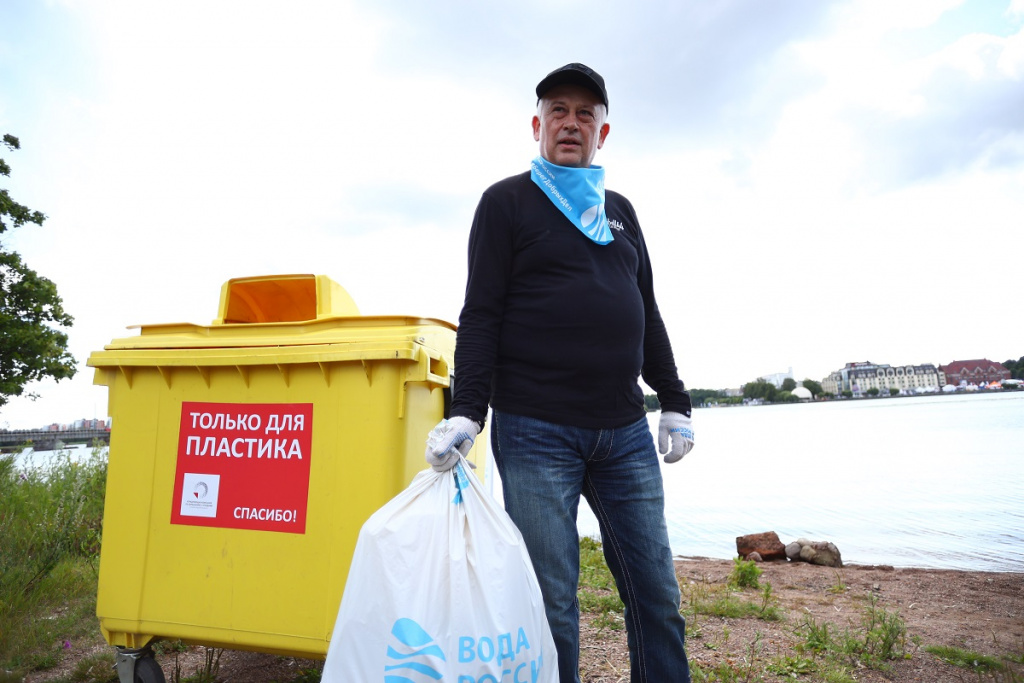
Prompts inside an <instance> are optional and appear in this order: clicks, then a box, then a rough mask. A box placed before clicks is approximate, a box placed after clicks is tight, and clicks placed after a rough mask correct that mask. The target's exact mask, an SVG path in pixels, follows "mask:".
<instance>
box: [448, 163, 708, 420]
mask: <svg viewBox="0 0 1024 683" xmlns="http://www.w3.org/2000/svg"><path fill="white" fill-rule="evenodd" d="M605 194H606V196H605V213H606V215H607V217H608V220H609V223H610V225H611V227H612V232H613V234H614V236H615V239H614V241H612V242H611V243H610V244H607V245H598V244H595V243H594V242H592V241H591V240H589V239H588V238H587V237H586V236H585V235H583V234H582V233H581V232H580V231H579V230H578V229H577V228H576V227H575V226H574V225H573V224H572V223H570V222H569V220H568V219H567V218H566V217H565V216H564V215H563V214H562V213H561V212H560V211H559V210H558V209H557V208H556V207H555V206H554V204H553V203H552V202H551V200H550V199H549V198H548V197H547V196H546V195H545V194H544V192H543V191H542V190H541V189H540V188H539V187H537V186H536V185H535V184H534V183H533V182H532V181H531V179H530V174H529V173H522V174H520V175H517V176H513V177H511V178H506V179H505V180H502V181H499V182H497V183H495V184H494V185H492V186H491V187H490V188H488V189H487V190H486V191H485V192H484V194H483V197H482V198H481V199H480V203H479V205H478V206H477V209H476V215H475V216H474V219H473V226H472V229H471V231H470V236H469V276H468V279H467V284H466V299H465V303H464V305H463V308H462V313H461V315H460V317H459V329H458V332H457V337H456V346H455V372H454V374H455V380H454V395H453V398H452V406H451V414H452V415H462V416H465V417H469V418H472V419H474V420H479V421H481V422H482V421H483V420H484V419H485V417H486V415H487V405H488V402H489V403H490V405H491V407H493V408H495V409H497V410H503V411H506V412H509V413H515V414H518V415H525V416H527V417H535V418H538V419H542V420H546V421H548V422H554V423H557V424H565V425H571V426H576V427H584V428H589V429H610V428H615V427H621V426H624V425H627V424H630V423H632V422H635V421H636V420H638V419H640V418H641V417H642V416H643V415H644V401H643V392H642V390H641V389H640V386H639V384H638V382H637V379H638V377H639V376H640V375H641V373H642V375H643V378H644V381H645V382H646V383H647V384H648V385H649V386H650V387H651V388H652V389H654V390H655V391H656V392H657V394H658V399H659V400H660V402H661V407H662V410H671V411H675V412H679V413H683V414H685V415H689V414H690V397H689V394H687V393H686V391H685V389H684V386H683V383H682V381H680V379H679V377H678V375H677V371H676V366H675V360H674V358H673V355H672V346H671V344H670V343H669V339H668V333H667V332H666V330H665V324H664V322H663V321H662V318H661V314H660V313H659V312H658V305H657V303H656V302H655V299H654V289H653V278H652V273H651V264H650V260H649V258H648V254H647V246H646V245H645V244H644V238H643V234H642V232H641V231H640V223H639V221H638V220H637V217H636V213H635V211H634V210H633V206H632V205H631V204H630V203H629V200H627V199H626V198H625V197H623V196H622V195H620V194H618V193H616V192H611V191H607V192H606V193H605Z"/></svg>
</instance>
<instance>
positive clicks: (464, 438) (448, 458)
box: [426, 417, 480, 472]
mask: <svg viewBox="0 0 1024 683" xmlns="http://www.w3.org/2000/svg"><path fill="white" fill-rule="evenodd" d="M479 433H480V423H479V422H477V421H476V420H470V419H469V418H468V417H450V418H448V419H447V420H441V421H440V422H438V423H437V426H436V427H434V428H433V429H432V430H430V434H428V435H427V452H426V459H427V462H428V463H429V464H430V466H431V467H433V468H434V471H435V472H447V471H448V470H450V469H451V468H453V467H455V465H456V463H458V462H459V457H461V456H465V455H468V454H469V449H470V448H472V447H473V439H475V438H476V435H477V434H479Z"/></svg>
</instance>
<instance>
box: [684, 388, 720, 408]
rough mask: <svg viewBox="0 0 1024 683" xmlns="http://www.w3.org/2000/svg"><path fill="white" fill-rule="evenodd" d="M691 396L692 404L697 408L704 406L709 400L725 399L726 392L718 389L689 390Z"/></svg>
mask: <svg viewBox="0 0 1024 683" xmlns="http://www.w3.org/2000/svg"><path fill="white" fill-rule="evenodd" d="M687 391H688V392H689V394H690V402H691V403H693V405H695V406H702V405H704V404H705V403H707V402H708V399H719V398H725V392H724V391H720V390H718V389H687Z"/></svg>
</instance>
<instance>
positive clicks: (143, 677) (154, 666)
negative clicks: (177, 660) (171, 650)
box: [135, 657, 167, 683]
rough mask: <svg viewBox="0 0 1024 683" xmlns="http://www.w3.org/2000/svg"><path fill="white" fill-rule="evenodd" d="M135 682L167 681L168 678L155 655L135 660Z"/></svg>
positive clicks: (152, 682)
mask: <svg viewBox="0 0 1024 683" xmlns="http://www.w3.org/2000/svg"><path fill="white" fill-rule="evenodd" d="M135 683H167V679H165V678H164V672H163V669H161V668H160V664H158V663H157V661H156V660H155V659H154V658H153V657H142V658H140V659H137V660H136V661H135Z"/></svg>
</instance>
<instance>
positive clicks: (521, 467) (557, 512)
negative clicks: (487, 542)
mask: <svg viewBox="0 0 1024 683" xmlns="http://www.w3.org/2000/svg"><path fill="white" fill-rule="evenodd" d="M491 438H492V441H491V444H492V448H493V450H494V459H495V463H496V464H497V466H498V472H499V474H500V475H501V483H502V487H503V489H504V495H505V510H506V511H507V512H508V514H509V516H510V517H511V518H512V521H513V522H515V524H516V526H517V527H518V528H519V531H520V532H521V533H522V535H523V539H524V540H525V541H526V548H527V550H528V551H529V553H530V559H531V560H532V561H533V567H534V570H535V571H536V573H537V579H538V580H539V582H540V588H541V592H542V593H543V595H544V608H545V610H546V612H547V617H548V623H549V625H550V626H551V634H552V636H553V637H554V640H555V647H556V649H557V650H558V672H559V680H560V683H579V680H580V679H579V638H580V628H579V619H580V613H579V603H578V602H577V600H576V591H577V588H578V584H579V570H580V558H579V533H578V531H577V529H576V513H577V510H578V509H579V502H580V495H583V496H584V497H585V498H586V499H587V502H588V503H589V504H590V508H591V509H592V510H593V511H594V515H595V516H596V517H597V520H598V522H599V524H600V528H601V541H602V545H603V547H604V556H605V559H606V561H607V562H608V567H609V568H610V569H611V572H612V575H613V576H614V577H615V583H616V585H617V586H618V589H619V595H620V597H621V598H622V602H623V603H624V604H625V607H626V609H625V621H626V633H627V642H628V645H629V659H630V670H631V675H630V680H631V681H633V682H634V683H637V682H645V683H690V668H689V664H688V662H687V660H686V648H685V637H686V622H685V621H684V620H683V616H682V615H681V614H680V612H679V600H680V594H679V583H678V580H677V579H676V575H675V564H674V562H673V560H672V550H671V549H670V548H669V544H668V530H667V528H666V526H665V494H664V487H663V486H662V480H661V469H660V463H659V461H658V454H657V452H656V451H655V449H654V439H653V438H652V436H651V432H650V429H649V427H648V425H647V420H646V419H641V420H639V421H637V422H635V423H633V424H631V425H629V426H626V427H620V428H618V429H581V428H577V427H567V426H565V425H557V424H552V423H550V422H545V421H543V420H537V419H534V418H529V417H523V416H521V415H512V414H510V413H505V412H499V411H494V417H493V420H492V425H491Z"/></svg>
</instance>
